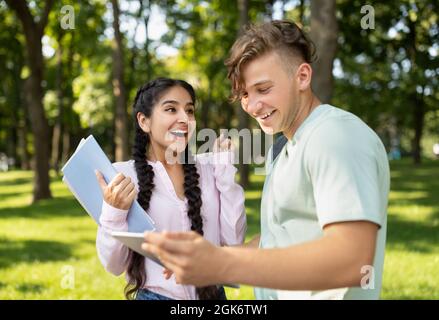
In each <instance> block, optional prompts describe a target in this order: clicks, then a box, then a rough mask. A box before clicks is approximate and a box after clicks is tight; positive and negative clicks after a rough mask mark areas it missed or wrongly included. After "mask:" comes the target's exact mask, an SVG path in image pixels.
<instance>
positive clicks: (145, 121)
mask: <svg viewBox="0 0 439 320" xmlns="http://www.w3.org/2000/svg"><path fill="white" fill-rule="evenodd" d="M136 118H137V123H138V124H139V126H140V128H142V130H143V131H144V132H146V133H149V132H150V131H151V119H150V118H147V117H146V116H145V115H144V114H143V113H142V112H137V115H136Z"/></svg>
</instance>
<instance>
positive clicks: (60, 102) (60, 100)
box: [52, 28, 64, 173]
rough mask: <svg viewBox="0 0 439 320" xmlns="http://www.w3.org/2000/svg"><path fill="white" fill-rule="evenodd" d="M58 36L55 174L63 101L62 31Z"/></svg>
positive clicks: (54, 144) (53, 154) (53, 148)
mask: <svg viewBox="0 0 439 320" xmlns="http://www.w3.org/2000/svg"><path fill="white" fill-rule="evenodd" d="M59 32H60V33H59V36H58V51H57V52H56V64H57V75H56V77H57V79H56V85H57V88H56V90H57V96H58V116H57V119H56V123H55V126H54V128H53V135H52V168H53V169H54V170H55V172H56V173H58V171H59V162H60V150H61V148H62V146H61V143H62V139H61V137H62V129H63V128H62V124H63V117H64V112H63V99H64V91H63V90H64V89H63V83H64V81H63V80H64V79H63V64H62V55H63V52H62V45H61V42H62V39H63V37H64V32H63V29H61V28H60V31H59Z"/></svg>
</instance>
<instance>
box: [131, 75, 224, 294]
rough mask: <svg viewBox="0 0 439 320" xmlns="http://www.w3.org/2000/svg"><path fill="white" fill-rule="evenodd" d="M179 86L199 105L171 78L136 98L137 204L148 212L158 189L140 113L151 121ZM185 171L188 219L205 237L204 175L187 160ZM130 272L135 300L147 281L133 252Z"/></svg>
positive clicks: (206, 290) (208, 290) (210, 289)
mask: <svg viewBox="0 0 439 320" xmlns="http://www.w3.org/2000/svg"><path fill="white" fill-rule="evenodd" d="M175 86H180V87H182V88H183V89H185V90H186V91H187V92H188V93H189V95H190V96H191V98H192V101H193V102H194V103H195V100H196V98H195V91H194V89H193V88H192V86H191V85H190V84H189V83H187V82H185V81H183V80H174V79H168V78H157V79H155V80H153V81H150V82H148V83H147V84H145V85H143V86H142V87H141V88H140V89H139V90H138V91H137V94H136V98H135V99H134V106H133V115H134V123H135V130H136V131H135V138H134V147H133V158H134V165H135V168H136V173H137V178H138V181H139V182H138V187H139V193H138V196H137V201H138V202H139V204H140V205H141V206H142V208H143V209H144V210H145V211H148V208H149V202H150V200H151V195H152V191H153V189H154V171H153V168H152V166H151V165H150V164H148V162H147V151H148V148H149V144H150V140H149V139H150V138H149V135H148V134H147V133H145V132H144V131H143V130H142V129H141V128H140V126H139V123H138V121H137V113H139V112H141V113H143V114H144V115H145V116H146V117H147V118H149V117H151V114H152V111H153V109H154V105H155V104H156V103H157V102H158V100H159V99H160V98H161V97H162V95H163V94H164V93H166V92H167V91H168V90H169V89H171V88H173V87H175ZM184 152H185V157H186V159H188V157H190V153H189V151H188V148H187V147H186V149H185V151H184ZM183 171H184V194H185V196H186V198H187V200H188V216H189V219H190V221H191V230H193V231H196V232H198V233H199V234H201V235H203V220H202V218H201V212H200V208H201V205H202V201H201V190H200V187H199V183H198V179H199V177H200V176H199V174H198V172H197V168H196V167H195V164H194V162H193V161H186V162H185V163H184V164H183ZM126 272H127V274H128V276H129V282H128V284H127V285H126V287H125V297H126V298H127V299H134V298H135V296H136V294H137V291H138V290H139V289H140V288H142V287H143V286H144V284H145V282H146V272H145V258H144V257H143V256H142V255H140V254H138V253H136V252H134V251H132V250H130V252H129V255H128V266H127V270H126ZM197 294H198V297H199V298H200V299H201V300H206V299H218V298H219V292H218V288H217V287H216V286H207V287H197Z"/></svg>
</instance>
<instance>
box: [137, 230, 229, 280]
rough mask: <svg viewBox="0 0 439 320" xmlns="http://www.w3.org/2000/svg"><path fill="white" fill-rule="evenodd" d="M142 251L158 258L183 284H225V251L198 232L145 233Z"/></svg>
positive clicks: (167, 272) (167, 275) (168, 275)
mask: <svg viewBox="0 0 439 320" xmlns="http://www.w3.org/2000/svg"><path fill="white" fill-rule="evenodd" d="M142 249H143V250H145V251H146V252H148V253H151V254H154V255H156V256H157V257H158V258H159V259H160V260H161V261H162V262H163V264H164V265H165V267H166V268H167V269H168V270H170V271H166V270H165V272H164V273H165V277H167V278H169V277H170V276H171V274H172V272H173V273H174V275H175V280H176V282H177V283H179V284H192V285H195V286H206V285H210V284H217V283H220V282H221V279H220V277H221V272H222V270H221V268H223V267H222V265H224V261H222V260H223V259H222V257H221V256H222V251H221V248H220V247H216V246H214V245H212V244H211V243H210V242H209V241H207V240H205V239H204V238H203V237H202V236H201V235H199V234H198V233H196V232H194V231H191V232H177V233H170V232H161V233H159V232H145V242H144V243H143V245H142Z"/></svg>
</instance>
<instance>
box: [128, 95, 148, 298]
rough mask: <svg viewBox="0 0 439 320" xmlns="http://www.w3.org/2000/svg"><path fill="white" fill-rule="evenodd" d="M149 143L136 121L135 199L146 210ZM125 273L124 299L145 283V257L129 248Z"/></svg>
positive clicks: (135, 102) (134, 153) (133, 294)
mask: <svg viewBox="0 0 439 320" xmlns="http://www.w3.org/2000/svg"><path fill="white" fill-rule="evenodd" d="M146 90H148V87H147V86H144V87H142V88H141V89H140V90H139V91H138V92H137V94H136V98H135V99H134V106H136V105H137V104H138V103H139V100H140V98H141V95H142V93H143V92H144V91H146ZM148 145H149V136H148V135H147V134H146V133H145V132H143V130H142V129H141V128H140V126H139V124H138V123H137V121H136V133H135V138H134V146H133V159H134V167H135V169H136V174H137V180H138V187H139V193H138V194H137V201H138V202H139V204H140V206H141V207H142V208H143V209H144V210H145V211H147V210H148V209H149V201H150V200H151V195H152V189H154V171H153V168H152V166H151V165H150V164H149V163H148V162H147V161H146V151H147V146H148ZM126 272H127V274H128V276H129V277H128V278H129V281H128V283H127V285H126V286H125V290H124V291H125V297H126V299H129V300H131V299H133V298H134V297H135V295H136V293H137V291H138V290H139V289H140V288H142V287H143V286H144V285H145V282H146V273H145V258H144V257H143V256H142V255H141V254H139V253H137V252H135V251H133V250H131V249H129V254H128V266H127V271H126Z"/></svg>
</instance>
